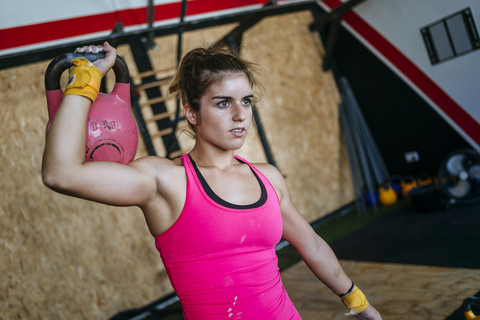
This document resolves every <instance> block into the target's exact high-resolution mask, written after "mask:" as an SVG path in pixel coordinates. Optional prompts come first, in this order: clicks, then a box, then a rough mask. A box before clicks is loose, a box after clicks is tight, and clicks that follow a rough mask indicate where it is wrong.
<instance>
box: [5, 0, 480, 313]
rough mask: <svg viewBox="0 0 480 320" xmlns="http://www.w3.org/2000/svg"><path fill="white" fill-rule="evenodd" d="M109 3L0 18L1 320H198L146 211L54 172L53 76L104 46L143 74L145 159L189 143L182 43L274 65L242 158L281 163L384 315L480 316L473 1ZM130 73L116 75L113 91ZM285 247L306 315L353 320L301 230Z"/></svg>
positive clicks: (284, 260) (478, 10)
mask: <svg viewBox="0 0 480 320" xmlns="http://www.w3.org/2000/svg"><path fill="white" fill-rule="evenodd" d="M87 2H88V1H87ZM91 2H92V4H93V3H94V2H93V1H91ZM113 2H118V4H119V6H120V7H121V8H109V7H108V8H100V9H92V8H93V7H92V8H90V9H89V10H86V9H85V10H84V11H82V13H79V14H78V16H75V15H73V16H72V14H71V12H70V13H69V14H70V16H68V17H66V15H65V12H66V11H68V8H67V9H65V8H58V9H57V10H51V9H48V10H47V7H48V8H49V6H47V5H42V7H39V8H36V7H35V6H32V7H31V8H29V9H25V8H20V5H19V4H16V3H11V4H8V5H6V9H5V10H4V11H3V12H2V13H0V16H2V18H1V19H0V21H3V22H0V39H2V41H0V42H2V43H3V45H1V47H0V88H1V90H0V97H1V101H3V105H2V107H1V108H0V115H1V117H0V118H1V121H2V126H1V128H2V130H1V132H2V134H1V138H0V139H1V144H0V145H1V148H0V150H1V164H2V165H1V167H0V172H1V174H2V177H3V179H2V182H1V192H0V214H1V218H2V219H1V220H0V225H1V233H0V256H1V257H2V263H0V273H1V274H2V281H1V282H0V303H1V310H2V311H1V314H2V315H1V316H0V318H1V319H6V320H7V319H47V318H49V319H65V318H67V319H116V320H121V319H149V320H154V319H183V317H182V310H181V306H180V304H179V301H178V297H177V296H176V294H175V292H174V290H173V288H172V287H171V285H170V282H169V280H168V276H167V273H166V271H165V268H164V266H163V265H162V262H161V259H160V257H159V255H158V252H157V251H156V249H155V245H154V239H153V238H152V236H151V235H150V233H149V232H148V230H147V228H146V226H145V220H144V217H143V215H142V213H141V211H140V209H138V208H132V207H125V208H118V207H110V206H106V205H102V204H98V203H93V202H88V201H84V200H79V199H76V198H72V197H69V196H66V195H61V194H58V193H55V192H53V191H51V190H49V189H48V188H46V187H45V186H44V185H43V183H42V177H41V162H42V153H43V149H44V146H45V134H46V128H47V124H48V122H49V121H50V118H49V117H51V116H52V110H51V107H50V106H49V105H48V103H47V99H46V96H47V94H46V93H47V91H48V90H49V89H48V88H46V84H45V77H46V72H47V69H48V67H49V65H50V63H51V62H52V61H53V59H54V58H55V57H58V56H61V55H63V54H65V53H67V52H72V51H73V50H74V48H75V47H77V46H80V45H85V44H90V43H101V42H102V41H105V40H108V41H109V42H110V43H111V44H113V45H114V46H115V47H116V48H117V50H118V54H119V55H120V56H121V57H122V58H123V59H124V61H125V62H126V65H127V66H128V71H129V81H130V86H129V89H128V92H126V94H129V95H130V107H131V108H130V112H131V114H132V116H133V117H134V119H135V121H136V124H137V126H138V147H137V148H136V150H135V158H139V157H142V156H146V155H158V156H162V157H168V158H175V157H178V156H179V155H180V154H182V153H185V152H188V150H189V149H190V148H191V147H192V146H193V140H192V138H191V136H190V135H189V134H188V133H186V131H187V129H188V126H187V125H186V122H185V119H182V117H181V112H179V103H178V101H177V100H176V99H175V98H172V97H169V96H168V95H167V92H166V90H167V88H168V83H169V82H170V80H171V78H172V76H173V73H174V71H175V69H176V67H177V65H178V61H179V59H180V57H181V56H182V55H183V54H184V53H185V52H187V51H188V50H190V49H192V48H195V47H199V46H204V45H205V44H208V43H215V42H220V41H222V42H223V43H224V44H225V45H226V46H228V47H230V49H232V50H233V51H235V52H237V54H239V55H241V56H244V57H246V58H248V59H249V60H251V61H254V62H255V63H257V64H258V65H259V67H260V70H259V78H260V82H261V83H262V88H261V90H260V91H259V93H258V96H259V97H260V98H259V100H258V101H257V102H256V105H255V109H254V116H255V125H254V128H253V129H254V130H251V131H250V133H249V136H248V138H247V143H246V144H245V146H244V147H242V149H241V150H239V152H238V154H239V155H241V156H242V157H245V158H247V159H249V161H250V162H252V163H255V162H269V163H271V164H273V165H275V166H276V167H277V168H278V169H279V170H280V171H281V173H282V174H283V176H284V177H285V179H286V182H287V186H288V189H289V191H290V194H291V196H292V199H293V201H294V203H295V205H296V207H297V209H298V210H299V211H300V212H301V213H302V215H303V216H304V217H305V219H306V220H307V221H308V222H310V223H311V224H312V226H313V228H314V229H315V231H316V232H317V233H319V234H320V235H321V236H322V237H323V238H324V239H325V240H326V241H327V242H328V243H329V244H330V245H331V247H332V249H333V250H334V252H335V253H336V254H337V256H338V258H339V259H340V262H341V264H342V266H343V267H344V269H345V271H346V272H347V274H349V275H350V276H351V277H352V278H353V279H355V282H356V283H358V284H359V286H362V287H364V288H365V290H364V291H365V293H366V294H367V296H368V297H369V300H370V301H371V302H372V304H374V305H375V307H376V308H377V309H378V310H379V312H380V313H381V314H382V317H383V318H384V319H393V320H395V319H445V320H460V319H475V314H480V285H479V283H480V258H478V257H476V253H475V252H477V251H476V249H477V247H478V243H479V240H480V234H479V232H478V226H479V225H480V155H479V153H478V152H479V151H480V111H479V110H480V105H479V102H478V101H480V90H478V83H480V76H479V75H480V64H479V63H478V61H480V50H478V49H480V41H479V35H478V22H477V21H478V20H479V19H480V4H479V3H478V2H476V1H473V0H461V1H455V2H452V1H448V0H440V1H438V0H426V1H422V2H420V3H419V1H415V0H406V1H401V2H399V1H395V0H387V1H386V0H383V1H381V0H348V1H340V0H324V1H298V0H297V1H292V0H290V1H288V0H286V1H228V2H224V3H220V2H218V3H214V2H211V3H210V2H208V1H186V0H184V1H171V2H165V1H146V2H147V3H142V5H141V7H139V8H133V7H131V6H129V4H125V3H126V2H127V1H120V0H119V1H113ZM39 3H40V2H39ZM120 4H121V5H120ZM122 6H124V7H122ZM35 10H37V12H41V13H42V14H40V16H41V17H40V18H36V19H37V20H35V18H31V16H33V13H35V12H34V11H35ZM57 11H58V12H57ZM105 12H106V13H105ZM22 16H23V17H24V18H22ZM42 17H43V18H42ZM100 18H102V19H104V21H107V22H105V23H104V24H101V23H98V26H97V25H95V24H94V26H90V27H89V28H85V29H82V28H81V27H79V25H81V24H82V23H85V24H88V22H92V21H98V19H100ZM29 19H30V20H29ZM42 19H43V20H42ZM34 20H35V21H34ZM117 80H118V77H117V76H116V74H109V75H108V77H107V78H106V81H104V83H103V84H102V88H103V91H104V92H105V93H107V94H108V93H109V92H110V91H111V90H112V88H113V87H114V86H115V84H116V81H117ZM58 81H59V83H60V84H61V86H62V87H64V86H65V84H66V82H67V75H66V73H63V74H61V76H60V78H59V79H58ZM108 152H110V151H108ZM92 183H95V182H94V181H92ZM277 254H278V257H279V268H280V270H281V275H282V280H283V282H284V285H285V288H286V289H287V291H288V293H289V296H290V298H291V299H292V301H293V302H294V304H295V306H296V308H297V309H298V311H299V313H300V315H301V316H302V319H305V320H308V319H344V318H345V316H344V313H345V312H346V311H345V310H346V309H345V307H344V306H343V305H342V303H341V302H340V300H339V299H338V297H336V296H335V295H333V294H332V293H331V292H330V291H329V289H328V288H327V287H326V286H324V285H322V283H321V282H319V281H317V280H316V279H315V277H314V275H313V274H312V273H311V272H310V270H309V269H308V267H307V266H306V265H305V264H304V263H303V262H302V261H301V259H300V257H299V255H298V254H297V253H296V251H295V250H294V249H293V248H292V247H291V246H290V245H289V244H288V243H287V242H285V241H281V242H280V243H279V244H278V245H277ZM465 312H467V313H468V312H471V313H469V314H473V318H466V317H467V315H466V313H465ZM478 317H479V318H480V316H478Z"/></svg>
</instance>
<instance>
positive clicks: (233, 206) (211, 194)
mask: <svg viewBox="0 0 480 320" xmlns="http://www.w3.org/2000/svg"><path fill="white" fill-rule="evenodd" d="M188 158H190V162H191V163H192V165H193V168H194V169H195V172H196V173H197V177H198V180H200V183H201V184H202V187H203V190H204V191H205V193H206V194H207V195H208V197H209V198H210V199H212V200H213V201H215V202H216V203H218V204H219V205H221V206H223V207H227V208H231V209H254V208H258V207H261V206H262V205H264V204H265V202H266V201H267V189H266V188H265V185H264V184H263V182H262V180H261V179H260V177H259V176H258V175H257V173H256V172H255V170H253V168H252V167H251V166H250V165H248V163H246V162H245V161H242V160H240V159H237V158H235V159H236V160H238V161H240V162H241V163H245V164H246V165H248V167H249V168H250V170H251V171H252V172H253V174H254V176H255V178H257V181H258V183H259V184H260V189H261V190H262V192H261V196H260V199H258V201H257V202H255V203H252V204H246V205H241V204H234V203H230V202H227V201H225V200H223V199H222V198H220V197H219V196H217V194H216V193H215V192H214V191H213V190H212V188H210V186H209V185H208V183H207V180H205V178H204V177H203V175H202V173H201V172H200V170H198V167H197V164H196V163H195V161H193V159H192V157H191V156H190V155H188Z"/></svg>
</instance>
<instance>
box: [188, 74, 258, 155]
mask: <svg viewBox="0 0 480 320" xmlns="http://www.w3.org/2000/svg"><path fill="white" fill-rule="evenodd" d="M252 101H253V93H252V88H251V86H250V83H249V81H248V78H247V76H246V75H245V74H244V73H242V72H239V73H226V74H225V75H223V76H222V77H221V78H220V79H219V80H218V81H216V82H214V83H213V84H212V85H211V86H210V87H209V88H208V89H207V91H206V92H205V94H204V95H203V96H202V97H201V99H200V111H199V112H198V113H196V114H195V117H196V118H195V120H194V122H195V123H193V124H194V127H195V135H196V139H197V143H201V142H206V143H208V144H211V145H214V146H215V147H217V148H221V149H224V150H236V149H238V148H240V147H241V146H242V145H243V143H244V142H245V138H246V136H247V133H248V129H249V128H250V124H251V123H252Z"/></svg>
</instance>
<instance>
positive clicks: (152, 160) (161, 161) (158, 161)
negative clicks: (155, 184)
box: [131, 156, 183, 169]
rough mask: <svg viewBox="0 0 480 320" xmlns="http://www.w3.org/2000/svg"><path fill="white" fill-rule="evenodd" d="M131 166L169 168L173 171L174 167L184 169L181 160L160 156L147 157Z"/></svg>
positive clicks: (137, 160) (136, 160)
mask: <svg viewBox="0 0 480 320" xmlns="http://www.w3.org/2000/svg"><path fill="white" fill-rule="evenodd" d="M131 165H133V166H148V167H151V168H158V169H162V168H168V169H171V168H172V167H182V166H183V163H182V161H181V160H180V158H175V159H172V160H171V159H168V158H164V157H159V156H145V157H141V158H138V159H135V160H134V161H133V162H132V163H131Z"/></svg>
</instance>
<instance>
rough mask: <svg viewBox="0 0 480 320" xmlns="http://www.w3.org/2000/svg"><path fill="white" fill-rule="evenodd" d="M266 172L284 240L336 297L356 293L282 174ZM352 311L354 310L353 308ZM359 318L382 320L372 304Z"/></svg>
mask: <svg viewBox="0 0 480 320" xmlns="http://www.w3.org/2000/svg"><path fill="white" fill-rule="evenodd" d="M265 169H266V170H264V172H265V173H266V175H267V177H268V179H269V180H270V182H271V183H272V184H273V186H274V187H275V190H276V191H277V194H278V197H279V201H280V209H281V211H282V219H283V238H284V239H285V240H286V241H288V242H289V243H290V244H291V245H292V246H293V247H294V248H295V249H296V250H297V251H298V253H299V254H300V256H301V257H302V259H303V260H304V261H305V263H306V264H307V265H308V267H309V268H310V269H311V270H312V272H313V273H314V274H315V276H316V277H317V278H318V279H320V281H322V282H323V283H325V285H326V286H327V287H329V288H330V289H331V290H332V291H333V292H334V293H335V294H337V295H339V296H341V295H344V298H346V297H347V296H348V295H349V294H350V293H351V291H353V290H351V289H352V284H353V282H352V280H351V279H350V278H349V277H348V276H347V274H346V273H345V272H344V271H343V269H342V267H341V265H340V262H339V261H338V259H337V257H336V256H335V254H334V252H333V251H332V249H331V248H330V246H329V245H328V244H327V243H326V242H325V240H323V239H322V238H321V237H320V236H319V235H318V234H317V233H316V232H315V231H314V230H313V228H312V227H311V226H310V224H309V223H308V222H307V221H306V220H305V219H304V218H303V216H302V215H301V214H300V213H299V212H298V211H297V209H296V208H295V206H294V205H293V203H292V201H291V199H290V196H289V193H288V189H287V186H286V184H285V180H284V179H283V177H282V175H281V174H280V172H279V171H278V170H277V169H275V168H274V167H271V166H269V167H268V168H265ZM349 291H350V292H349ZM354 294H356V293H354ZM344 300H345V299H344ZM365 302H366V301H365ZM350 311H354V310H352V308H350ZM352 314H354V313H352ZM356 317H357V319H360V320H381V316H380V314H379V313H378V312H377V310H376V309H375V308H374V307H373V306H371V305H368V306H367V307H366V308H365V309H364V310H362V311H361V312H359V313H358V314H356Z"/></svg>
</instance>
